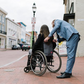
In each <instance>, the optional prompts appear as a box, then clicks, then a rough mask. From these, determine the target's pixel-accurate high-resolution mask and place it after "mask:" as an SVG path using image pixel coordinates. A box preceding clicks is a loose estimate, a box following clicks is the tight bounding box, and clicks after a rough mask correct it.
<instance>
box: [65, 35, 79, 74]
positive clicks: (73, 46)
mask: <svg viewBox="0 0 84 84" xmlns="http://www.w3.org/2000/svg"><path fill="white" fill-rule="evenodd" d="M79 40H80V35H79V34H73V35H72V37H71V38H70V39H69V40H68V41H67V42H66V46H67V64H66V70H65V72H66V73H72V69H73V66H74V63H75V57H76V50H77V46H78V42H79Z"/></svg>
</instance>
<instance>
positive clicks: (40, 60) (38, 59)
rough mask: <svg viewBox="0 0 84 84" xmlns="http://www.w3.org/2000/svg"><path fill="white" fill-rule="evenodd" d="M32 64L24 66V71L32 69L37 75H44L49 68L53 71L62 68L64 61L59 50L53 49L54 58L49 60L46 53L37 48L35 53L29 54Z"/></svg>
mask: <svg viewBox="0 0 84 84" xmlns="http://www.w3.org/2000/svg"><path fill="white" fill-rule="evenodd" d="M29 59H30V65H29V66H27V67H25V68H24V72H26V73H28V72H29V71H30V70H31V71H33V73H34V74H35V75H37V76H42V75H43V74H44V73H45V72H46V70H47V69H48V70H49V71H50V72H52V73H56V72H58V71H59V70H60V68H61V65H62V61H61V57H60V56H59V54H58V52H57V51H55V50H54V51H53V56H52V59H51V60H50V61H49V62H47V58H46V56H45V54H44V53H43V52H42V51H40V50H36V51H35V52H34V54H32V55H31V56H29Z"/></svg>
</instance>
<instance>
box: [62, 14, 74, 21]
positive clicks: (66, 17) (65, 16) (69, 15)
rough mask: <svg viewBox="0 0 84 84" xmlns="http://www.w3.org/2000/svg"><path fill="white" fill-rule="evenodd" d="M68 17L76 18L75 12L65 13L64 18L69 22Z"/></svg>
mask: <svg viewBox="0 0 84 84" xmlns="http://www.w3.org/2000/svg"><path fill="white" fill-rule="evenodd" d="M68 19H75V13H70V14H64V18H63V20H65V21H67V22H68Z"/></svg>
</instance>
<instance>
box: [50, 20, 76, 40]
mask: <svg viewBox="0 0 84 84" xmlns="http://www.w3.org/2000/svg"><path fill="white" fill-rule="evenodd" d="M54 24H55V26H54V28H53V29H52V31H51V32H50V34H49V37H51V36H52V35H53V34H54V33H55V32H56V33H57V34H58V35H59V36H61V37H62V38H65V39H66V40H67V41H68V40H69V38H70V37H71V36H72V34H74V33H78V31H77V30H76V29H75V28H74V27H73V26H72V25H70V24H69V23H68V22H66V21H63V20H58V19H56V20H55V21H54Z"/></svg>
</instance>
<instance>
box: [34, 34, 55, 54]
mask: <svg viewBox="0 0 84 84" xmlns="http://www.w3.org/2000/svg"><path fill="white" fill-rule="evenodd" d="M50 40H52V38H51V39H50ZM43 43H44V35H41V34H39V35H38V38H37V40H36V42H35V44H34V46H33V48H32V52H34V51H36V50H41V51H43V50H44V48H43ZM48 43H49V42H48ZM52 43H53V48H55V47H56V43H54V42H52Z"/></svg>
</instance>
